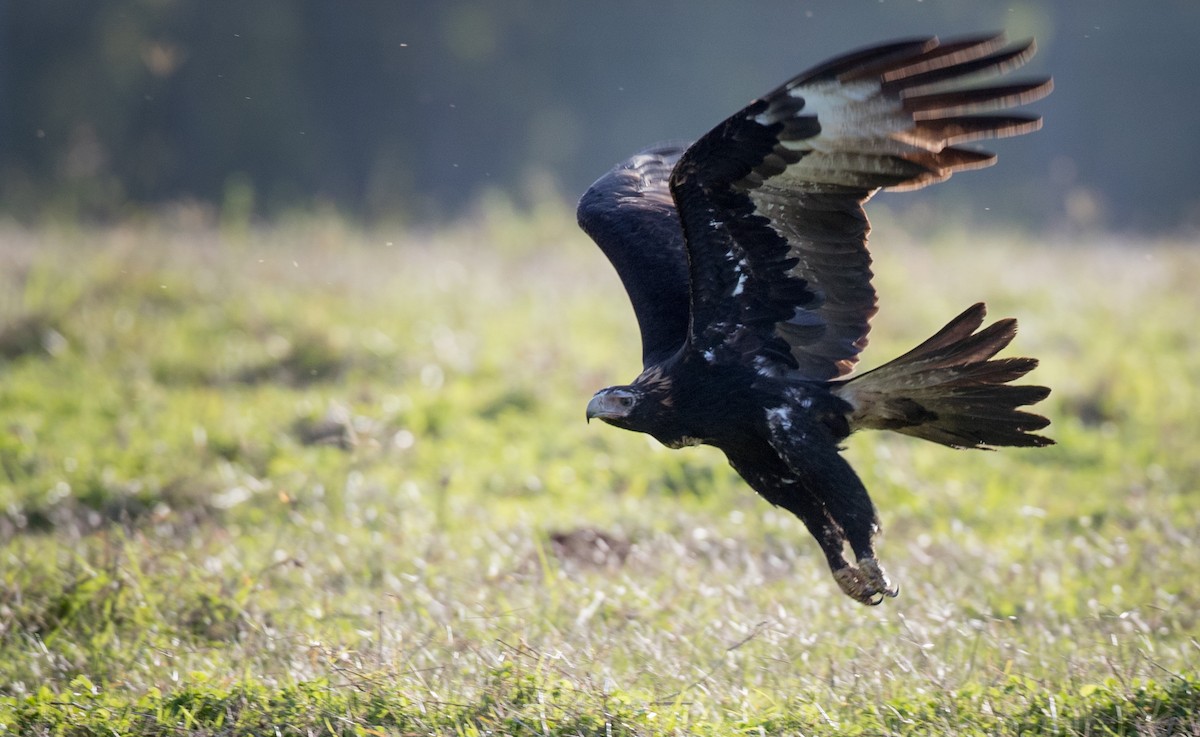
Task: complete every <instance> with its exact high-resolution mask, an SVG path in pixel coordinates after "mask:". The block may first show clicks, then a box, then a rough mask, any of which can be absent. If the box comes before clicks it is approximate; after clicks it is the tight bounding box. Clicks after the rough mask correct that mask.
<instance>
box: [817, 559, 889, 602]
mask: <svg viewBox="0 0 1200 737" xmlns="http://www.w3.org/2000/svg"><path fill="white" fill-rule="evenodd" d="M833 580H834V581H837V584H838V588H840V589H841V590H842V593H844V594H846V596H849V597H850V598H851V599H854V600H855V601H857V602H859V603H860V604H866V605H867V606H879V605H880V604H882V603H883V600H884V598H892V597H895V596H896V595H897V594H899V593H900V587H899V586H896V585H895V584H893V583H892V582H891V581H890V580H888V577H887V574H885V573H884V572H883V569H882V568H881V567H880V566H879V561H877V560H875V559H874V558H864V559H863V560H860V561H859V562H858V567H854V566H851V565H846V566H844V567H842V568H838V569H837V570H835V571H834V572H833Z"/></svg>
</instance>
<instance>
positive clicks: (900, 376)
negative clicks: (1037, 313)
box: [833, 303, 1054, 448]
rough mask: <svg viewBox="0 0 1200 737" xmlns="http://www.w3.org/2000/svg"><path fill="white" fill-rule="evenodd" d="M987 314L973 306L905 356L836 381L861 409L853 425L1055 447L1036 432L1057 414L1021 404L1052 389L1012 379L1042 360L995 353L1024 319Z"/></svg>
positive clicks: (955, 439)
mask: <svg viewBox="0 0 1200 737" xmlns="http://www.w3.org/2000/svg"><path fill="white" fill-rule="evenodd" d="M986 314H987V310H986V308H985V307H984V305H983V303H979V304H976V305H972V306H971V307H970V308H968V309H967V310H966V311H965V312H963V313H962V314H961V315H959V316H958V317H956V318H954V319H953V320H951V321H950V323H949V324H948V325H946V327H944V328H942V329H941V330H939V331H938V332H937V334H936V335H934V336H933V337H932V338H930V339H929V340H926V341H925V342H924V343H922V344H921V345H919V346H917V347H916V348H913V349H912V350H911V351H909V352H908V353H905V354H904V355H903V356H900V357H899V358H897V359H895V360H893V361H891V362H889V363H886V364H884V365H883V366H880V367H879V368H877V369H875V370H873V371H868V372H867V373H865V374H862V375H861V376H856V377H854V378H853V379H850V380H849V381H844V382H837V383H835V384H834V385H833V392H834V394H836V395H837V396H839V397H841V398H842V399H844V400H846V401H847V402H849V403H850V405H851V407H852V408H853V410H852V412H851V414H850V418H849V419H850V428H851V430H861V429H873V430H893V431H895V432H899V433H904V434H905V435H912V436H913V437H918V438H924V439H925V440H932V441H933V442H935V443H941V444H942V445H949V446H951V447H954V448H991V447H995V446H1005V445H1009V446H1024V447H1035V446H1042V445H1052V444H1053V443H1054V441H1053V440H1051V439H1050V438H1047V437H1043V436H1041V435H1036V434H1034V431H1036V430H1040V429H1042V428H1043V427H1046V426H1047V425H1049V424H1050V420H1048V419H1046V418H1045V417H1042V416H1041V415H1037V414H1034V413H1032V412H1025V411H1022V410H1020V409H1018V408H1019V407H1023V406H1026V405H1030V404H1036V403H1037V402H1040V401H1041V400H1043V399H1045V398H1046V396H1047V395H1049V394H1050V390H1049V389H1048V388H1047V387H1044V386H1029V385H1025V386H1013V385H1012V384H1010V383H1009V382H1012V381H1015V380H1017V379H1019V378H1021V377H1022V376H1024V375H1025V374H1027V373H1029V372H1030V371H1032V370H1033V369H1034V367H1036V366H1037V359H1034V358H993V356H995V355H996V354H997V353H999V352H1000V351H1001V350H1002V349H1003V348H1004V347H1005V346H1007V345H1008V344H1009V343H1010V342H1011V341H1012V339H1013V337H1014V336H1015V335H1016V334H1017V321H1016V320H1013V319H1005V320H997V321H996V322H994V323H992V324H991V325H989V326H987V327H986V328H983V329H982V330H980V329H979V328H980V326H981V325H983V318H984V316H985V315H986ZM976 331H978V332H976Z"/></svg>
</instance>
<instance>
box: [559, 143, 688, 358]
mask: <svg viewBox="0 0 1200 737" xmlns="http://www.w3.org/2000/svg"><path fill="white" fill-rule="evenodd" d="M686 148H687V147H686V145H663V146H656V147H652V148H648V149H646V150H644V151H641V152H640V153H637V154H635V155H634V156H632V157H631V158H630V159H629V160H627V161H625V162H622V163H620V164H618V165H617V166H615V167H613V169H612V171H610V172H608V173H607V174H605V175H604V176H602V177H600V179H598V180H597V181H596V183H595V184H593V185H592V186H591V187H590V188H589V189H588V191H587V192H585V193H584V195H583V198H582V199H580V201H579V209H578V211H577V217H578V219H579V225H580V227H582V228H583V230H584V231H585V232H586V233H587V234H588V235H590V236H591V237H592V240H594V241H596V244H597V245H598V246H600V250H602V251H604V255H605V256H607V257H608V260H609V261H611V262H612V264H613V266H614V267H616V270H617V275H618V276H620V277H621V282H622V283H623V284H624V285H625V291H626V292H628V294H629V301H630V302H632V303H633V311H634V313H635V314H636V315H637V321H638V327H639V329H640V330H641V333H642V364H643V366H644V367H649V366H651V365H653V364H655V363H658V362H660V361H662V360H664V359H666V358H668V357H670V356H671V355H673V354H674V353H675V352H676V351H678V350H679V348H680V346H682V345H683V343H684V341H685V340H686V339H687V329H688V304H689V303H688V266H687V254H686V253H685V252H684V245H683V230H682V229H681V228H680V226H679V214H678V213H677V212H676V211H675V202H674V200H672V199H671V191H670V187H669V180H670V176H671V170H672V169H673V168H674V166H675V163H676V162H677V161H678V160H679V157H680V156H682V155H683V152H684V150H685V149H686Z"/></svg>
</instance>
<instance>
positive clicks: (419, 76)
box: [0, 0, 1200, 230]
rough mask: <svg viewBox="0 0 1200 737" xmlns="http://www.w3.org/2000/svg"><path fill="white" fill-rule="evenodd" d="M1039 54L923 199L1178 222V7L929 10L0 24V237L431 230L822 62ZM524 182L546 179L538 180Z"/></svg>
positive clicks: (2, 16)
mask: <svg viewBox="0 0 1200 737" xmlns="http://www.w3.org/2000/svg"><path fill="white" fill-rule="evenodd" d="M994 28H1007V29H1008V30H1009V31H1010V34H1011V35H1014V36H1019V35H1028V34H1033V35H1036V36H1037V37H1038V39H1039V42H1040V44H1041V47H1042V53H1041V55H1040V56H1039V58H1038V59H1037V60H1036V61H1035V64H1034V65H1031V66H1032V68H1033V69H1034V72H1035V73H1052V74H1054V76H1055V78H1056V82H1057V86H1058V89H1057V90H1056V92H1055V94H1054V95H1053V96H1052V97H1051V98H1050V99H1048V100H1046V101H1045V102H1044V103H1040V104H1039V105H1038V106H1037V109H1038V110H1039V111H1041V112H1042V113H1044V115H1045V116H1046V121H1047V122H1046V128H1045V130H1043V131H1042V132H1041V133H1039V134H1038V135H1037V136H1034V137H1030V138H1028V139H1026V140H1023V141H1021V142H1020V143H1019V144H1016V143H1014V144H1011V145H1010V144H1006V143H999V144H995V145H996V147H997V148H998V149H999V150H1000V151H1001V154H1002V156H1001V161H1002V165H1001V166H1000V167H998V168H997V169H995V170H993V171H992V172H989V174H988V175H987V177H986V178H974V181H971V179H972V178H969V177H963V178H962V179H963V183H962V184H960V185H959V186H958V187H955V188H947V189H946V191H944V192H943V191H940V189H939V190H935V191H931V193H930V195H928V197H929V198H930V199H928V200H927V202H931V203H933V206H936V207H941V206H943V205H949V204H954V205H955V206H959V205H968V207H966V208H965V209H966V211H967V212H968V213H969V212H971V210H972V208H974V210H980V209H982V208H983V207H987V208H989V209H991V210H993V211H995V215H994V217H996V218H1002V219H1009V220H1021V221H1023V222H1027V223H1030V224H1038V225H1046V224H1055V223H1060V222H1073V223H1075V224H1081V225H1096V226H1099V225H1113V226H1118V227H1140V228H1146V229H1151V230H1175V229H1179V228H1181V227H1194V226H1195V225H1196V224H1197V223H1198V222H1200V187H1197V186H1196V185H1195V184H1194V182H1193V180H1192V176H1193V174H1192V169H1193V168H1194V164H1195V162H1197V161H1200V136H1197V135H1196V131H1197V130H1200V98H1198V97H1197V96H1196V95H1194V94H1193V93H1192V88H1193V87H1194V86H1195V80H1194V79H1193V77H1194V73H1195V70H1196V69H1197V68H1200V51H1198V50H1197V45H1196V44H1195V41H1194V38H1195V32H1196V29H1198V28H1200V5H1197V4H1196V3H1194V2H1190V1H1189V0H1164V1H1163V2H1161V3H1155V4H1154V5H1153V6H1149V5H1144V4H1139V3H1128V2H1122V0H1100V1H1096V2H1086V3H1070V4H1067V3H1053V2H1049V0H1047V1H1045V2H1032V1H1030V2H1024V3H1016V4H1012V3H1009V4H995V3H984V2H982V1H980V2H968V3H963V2H951V1H950V0H944V1H941V2H939V1H938V0H927V1H926V2H920V3H918V2H915V0H891V1H889V2H882V3H877V2H869V3H868V2H863V3H857V2H856V3H844V2H834V1H832V0H826V1H824V2H822V1H813V2H802V1H800V0H794V1H792V0H788V1H785V0H774V1H772V2H762V3H754V4H742V3H721V4H718V3H712V4H703V3H698V2H689V1H685V0H674V1H672V2H662V3H635V2H632V1H629V2H615V3H604V4H571V3H563V2H553V1H551V0H514V1H513V2H506V3H488V2H482V1H480V0H448V1H445V2H432V1H430V2H416V1H415V0H399V1H389V0H339V1H338V2H325V1H318V0H292V1H285V0H254V1H253V2H246V1H245V0H208V1H204V2H202V1H201V0H98V1H97V2H77V1H75V0H36V1H34V0H0V44H2V45H0V212H3V213H7V214H8V215H10V216H15V217H18V218H27V219H28V218H36V217H39V216H50V215H60V216H69V217H85V218H110V217H119V216H121V215H122V214H124V213H127V212H130V211H133V210H137V209H140V208H144V207H153V206H156V205H159V204H162V203H169V202H174V201H179V200H184V201H198V202H201V203H210V204H211V205H213V206H214V207H217V208H219V207H222V206H223V204H224V203H226V202H227V201H229V200H230V198H238V197H241V198H243V199H245V197H246V196H247V193H252V195H253V202H252V206H253V209H254V211H255V212H257V213H259V214H262V215H267V216H271V215H278V214H285V213H287V212H288V211H290V210H295V209H302V208H311V207H314V206H320V205H322V204H327V205H329V206H332V207H335V208H337V209H338V210H341V211H344V212H346V213H349V214H352V215H355V216H360V217H364V218H368V219H370V218H379V217H392V216H400V217H404V218H409V219H416V220H422V219H429V218H442V217H448V216H453V215H454V214H456V213H458V212H460V211H461V210H462V208H463V207H465V206H468V205H469V204H470V203H472V202H474V201H475V200H476V199H477V198H478V197H479V196H480V195H481V194H482V193H484V192H486V191H488V190H500V191H503V192H505V193H507V194H508V195H509V196H512V197H514V198H517V199H520V198H521V197H523V196H526V195H527V194H528V193H529V192H530V190H531V189H536V188H535V187H532V186H531V182H535V181H551V182H554V183H555V184H556V185H557V186H558V188H559V192H560V194H561V196H562V198H563V199H564V200H569V199H571V198H573V197H574V196H575V195H576V194H577V193H578V192H580V191H582V189H583V188H585V187H586V186H587V184H588V183H589V182H590V181H591V179H593V178H594V177H596V176H598V175H599V174H600V173H602V172H603V171H604V170H605V169H606V168H607V167H608V166H609V165H611V164H612V163H614V162H615V161H617V160H618V159H620V158H622V157H624V156H625V155H627V154H629V153H631V152H632V151H633V150H634V149H636V148H638V147H640V146H642V145H644V144H649V143H652V142H655V141H660V140H664V139H671V138H691V137H694V136H697V135H699V134H700V133H702V132H703V131H704V130H706V129H707V128H708V127H710V126H711V125H713V124H714V123H716V122H717V121H718V120H719V119H720V118H721V117H722V116H724V115H726V114H728V113H730V112H732V111H734V110H736V109H737V108H738V107H740V106H741V105H742V104H744V103H745V102H747V101H748V100H749V99H750V98H751V97H753V96H754V95H756V94H759V93H762V92H765V91H766V90H767V89H769V88H770V87H771V86H773V85H775V84H777V83H778V82H781V81H782V80H783V79H785V78H786V77H788V76H790V75H791V74H793V73H795V72H797V71H799V70H800V69H802V68H803V67H804V66H807V65H809V64H812V63H815V62H817V61H820V60H821V59H822V58H824V57H825V56H828V55H830V54H833V53H838V52H840V51H844V50H847V49H848V48H850V47H853V46H856V45H863V44H867V43H871V42H875V41H878V40H881V39H884V38H888V37H893V36H905V35H916V34H924V33H928V32H936V33H939V34H941V35H943V36H947V35H954V34H955V33H963V32H966V31H971V30H990V29H994ZM545 175H549V177H548V178H547V177H546V176H545Z"/></svg>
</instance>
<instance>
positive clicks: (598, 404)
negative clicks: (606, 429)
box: [587, 390, 633, 422]
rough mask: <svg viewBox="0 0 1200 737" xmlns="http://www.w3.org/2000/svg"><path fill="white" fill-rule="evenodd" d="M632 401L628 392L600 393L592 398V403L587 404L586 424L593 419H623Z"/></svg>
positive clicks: (611, 391)
mask: <svg viewBox="0 0 1200 737" xmlns="http://www.w3.org/2000/svg"><path fill="white" fill-rule="evenodd" d="M632 400H633V397H632V396H631V395H630V394H629V393H628V392H623V391H613V390H608V391H602V392H600V393H599V394H597V395H596V396H594V397H592V401H590V402H588V406H587V419H588V422H591V421H592V418H593V417H596V418H599V419H601V420H614V419H617V418H620V417H624V416H626V415H627V414H629V408H630V407H631V406H632V404H633V401H632Z"/></svg>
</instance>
